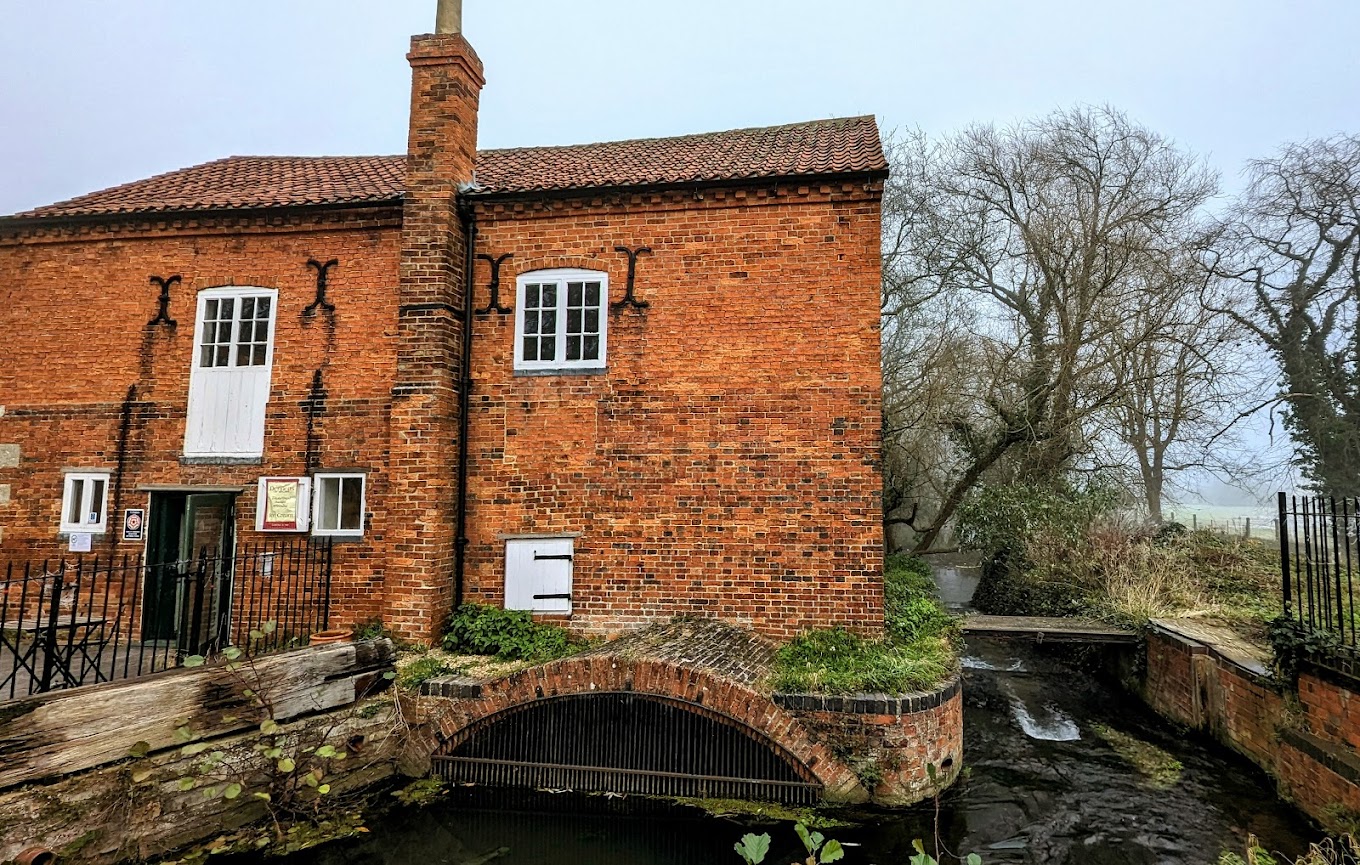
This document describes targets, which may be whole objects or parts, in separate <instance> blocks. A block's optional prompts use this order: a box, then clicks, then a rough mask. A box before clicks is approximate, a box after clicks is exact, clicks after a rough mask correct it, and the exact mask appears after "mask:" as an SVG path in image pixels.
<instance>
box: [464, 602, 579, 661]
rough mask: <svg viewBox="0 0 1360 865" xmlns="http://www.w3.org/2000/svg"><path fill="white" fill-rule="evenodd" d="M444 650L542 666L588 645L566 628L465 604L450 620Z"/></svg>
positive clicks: (521, 614) (522, 613)
mask: <svg viewBox="0 0 1360 865" xmlns="http://www.w3.org/2000/svg"><path fill="white" fill-rule="evenodd" d="M443 642H444V649H445V651H448V652H453V653H455V654H467V655H493V656H495V657H496V658H497V659H498V660H501V661H533V662H535V663H542V662H544V661H551V660H554V659H557V658H564V657H566V656H568V655H572V654H575V653H576V652H579V651H581V650H582V649H583V648H585V647H586V646H588V645H589V644H588V643H586V642H583V641H579V640H574V639H572V637H571V635H570V634H569V633H567V630H566V629H565V628H561V627H559V626H557V625H550V624H545V623H542V622H535V621H534V619H533V616H532V615H531V614H530V613H528V612H525V611H523V610H502V609H500V608H499V607H489V606H485V605H482V604H464V605H463V606H461V607H459V608H458V610H457V612H455V613H454V614H453V615H452V616H451V617H450V618H449V626H448V629H447V630H446V631H445V633H444V641H443Z"/></svg>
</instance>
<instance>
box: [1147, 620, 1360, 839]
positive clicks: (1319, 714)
mask: <svg viewBox="0 0 1360 865" xmlns="http://www.w3.org/2000/svg"><path fill="white" fill-rule="evenodd" d="M1200 630H1201V629H1199V628H1194V629H1191V632H1190V633H1186V632H1184V631H1182V630H1181V629H1180V628H1178V627H1177V626H1175V625H1173V624H1170V623H1166V622H1157V623H1154V626H1153V628H1152V630H1151V631H1150V632H1149V634H1148V638H1147V670H1146V673H1145V676H1144V679H1143V683H1142V696H1143V698H1144V700H1146V701H1147V703H1148V704H1149V705H1150V706H1151V707H1152V708H1153V709H1155V710H1156V711H1157V712H1158V713H1160V714H1161V715H1163V716H1165V717H1167V718H1170V719H1172V720H1173V721H1176V722H1178V723H1181V724H1184V725H1185V726H1187V727H1190V728H1193V729H1197V730H1201V731H1203V732H1206V733H1208V734H1209V735H1211V736H1213V737H1214V739H1216V740H1217V741H1219V742H1221V743H1223V744H1225V745H1227V746H1228V747H1230V748H1232V749H1233V750H1235V751H1237V752H1239V753H1241V754H1242V755H1244V756H1246V757H1247V758H1249V759H1250V760H1251V761H1252V762H1253V763H1255V764H1256V765H1258V766H1260V767H1261V768H1263V769H1265V770H1266V771H1267V772H1269V773H1270V774H1271V775H1272V776H1273V777H1274V778H1275V779H1276V782H1277V784H1278V788H1279V792H1280V795H1281V796H1283V797H1284V798H1286V799H1288V800H1289V801H1291V802H1293V803H1294V804H1295V805H1297V806H1298V807H1299V808H1300V809H1301V810H1302V811H1304V812H1305V813H1307V814H1308V815H1310V816H1311V817H1313V818H1314V819H1316V820H1318V821H1319V822H1321V823H1322V824H1323V825H1324V826H1326V827H1327V828H1328V829H1330V830H1340V829H1342V828H1345V826H1344V825H1343V824H1344V823H1345V822H1346V820H1347V818H1348V817H1354V816H1355V815H1357V814H1360V756H1357V747H1360V700H1358V699H1357V696H1356V695H1357V694H1360V682H1356V681H1354V680H1351V679H1349V678H1348V677H1346V676H1344V675H1342V674H1340V673H1337V672H1334V671H1329V670H1325V669H1322V668H1320V667H1317V666H1315V665H1309V664H1307V663H1305V664H1304V668H1303V670H1302V671H1301V672H1300V674H1299V679H1298V683H1297V687H1296V688H1289V687H1282V685H1281V683H1280V682H1279V681H1278V680H1276V679H1275V678H1274V677H1273V676H1272V675H1271V674H1270V673H1269V671H1268V670H1266V669H1265V668H1264V667H1262V666H1261V665H1260V664H1258V663H1253V662H1252V661H1251V660H1249V659H1244V658H1242V657H1240V656H1234V655H1235V654H1236V653H1233V652H1225V651H1224V650H1222V648H1221V647H1219V646H1216V645H1215V644H1214V643H1213V642H1211V641H1208V640H1206V639H1202V638H1201V637H1202V636H1203V635H1202V634H1200V633H1199V631H1200ZM1191 634H1194V635H1193V636H1192V635H1191Z"/></svg>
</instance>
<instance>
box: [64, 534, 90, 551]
mask: <svg viewBox="0 0 1360 865" xmlns="http://www.w3.org/2000/svg"><path fill="white" fill-rule="evenodd" d="M93 539H94V535H92V534H90V533H89V532H71V540H70V543H68V544H67V545H66V549H67V550H68V551H69V552H72V553H88V552H89V551H90V542H91V541H92V540H93Z"/></svg>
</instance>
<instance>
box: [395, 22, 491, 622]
mask: <svg viewBox="0 0 1360 865" xmlns="http://www.w3.org/2000/svg"><path fill="white" fill-rule="evenodd" d="M408 59H409V60H410V61H411V122H410V134H409V139H408V147H407V161H406V197H405V201H404V202H403V209H402V232H401V258H400V269H399V274H398V281H397V290H398V295H399V299H398V303H399V306H398V316H399V318H398V322H397V328H398V340H397V359H396V360H397V377H396V382H395V388H394V390H393V403H392V439H391V445H392V451H391V461H392V469H393V471H392V478H391V479H392V489H391V496H390V499H389V502H388V507H389V509H390V510H391V511H392V516H393V522H392V534H393V536H392V538H391V553H392V555H391V558H390V561H389V562H388V565H389V568H390V576H389V581H388V596H387V599H386V600H387V603H386V608H385V611H384V615H383V621H384V623H385V624H387V625H388V626H389V627H391V628H393V629H394V630H396V631H397V632H398V633H401V634H403V635H405V636H407V637H412V638H415V639H420V640H431V639H435V638H437V637H438V635H439V633H440V631H441V630H442V628H443V624H444V622H445V620H446V619H447V618H448V613H449V610H450V608H451V607H452V606H453V603H454V597H453V595H454V573H455V571H456V569H457V564H456V556H457V550H456V535H457V531H456V526H457V522H458V506H457V470H458V460H457V453H458V451H457V444H456V442H457V436H458V430H459V417H460V415H461V406H460V402H459V392H460V391H461V390H462V381H461V378H462V375H461V372H462V358H463V356H464V350H463V324H462V322H461V321H460V320H459V319H460V317H461V316H462V315H463V312H464V311H465V310H466V309H467V304H466V302H465V299H464V297H463V295H464V292H465V286H466V282H467V279H466V278H467V267H466V251H467V248H466V242H465V240H464V237H465V232H464V231H463V228H462V226H461V225H460V224H459V218H458V215H457V214H456V213H455V202H456V200H457V190H458V186H459V184H460V183H464V182H467V181H469V180H471V179H472V166H473V161H474V159H475V156H476V152H477V105H478V99H479V94H480V91H481V87H482V64H481V61H480V60H478V59H477V55H476V53H475V52H474V51H473V50H472V46H470V45H468V43H467V41H466V40H465V39H463V37H462V36H461V35H458V34H441V35H428V36H417V37H415V38H414V39H412V40H411V53H410V54H409V55H408Z"/></svg>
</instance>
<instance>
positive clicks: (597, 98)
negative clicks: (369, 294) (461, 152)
mask: <svg viewBox="0 0 1360 865" xmlns="http://www.w3.org/2000/svg"><path fill="white" fill-rule="evenodd" d="M465 5H466V10H465V19H466V20H465V30H466V32H467V35H468V38H469V39H470V40H471V42H472V44H473V45H474V46H475V47H476V49H477V51H478V52H479V54H480V55H481V57H482V59H483V61H484V62H485V63H486V69H487V87H486V90H485V92H484V93H483V97H482V100H483V101H482V106H483V108H482V113H481V142H482V146H484V147H506V146H515V145H527V144H567V143H578V142H586V141H599V140H608V139H615V138H632V137H646V136H656V135H671V134H679V133H686V132H701V131H708V130H715V129H727V128H734V127H740V126H753V125H763V124H772V123H785V122H793V121H799V120H808V119H813V118H822V117H832V116H839V115H850V114H865V113H873V114H877V115H878V117H879V120H880V122H881V123H882V125H883V127H884V129H885V130H889V129H892V128H894V127H899V126H920V127H921V128H923V129H924V130H925V131H926V132H928V133H931V134H937V133H944V132H948V131H950V130H953V129H957V128H958V127H960V126H962V125H965V124H968V123H971V122H975V121H998V122H1009V121H1012V120H1015V119H1017V118H1024V117H1029V116H1034V115H1037V114H1042V113H1045V112H1048V111H1050V110H1052V109H1054V108H1056V107H1059V106H1070V105H1072V104H1074V103H1080V102H1086V103H1110V104H1112V105H1114V106H1117V107H1119V108H1122V109H1124V110H1125V111H1127V112H1129V113H1130V114H1131V115H1132V116H1133V117H1134V118H1135V119H1137V120H1138V121H1140V122H1142V123H1144V124H1146V125H1148V126H1151V127H1153V128H1155V129H1157V130H1159V131H1161V132H1163V133H1164V134H1166V135H1169V136H1171V137H1173V138H1175V139H1177V140H1178V141H1180V142H1181V143H1183V144H1184V145H1186V146H1188V147H1190V148H1192V149H1194V150H1196V151H1199V152H1201V153H1203V154H1205V155H1206V156H1208V157H1209V158H1210V160H1211V161H1212V163H1213V164H1214V165H1215V166H1217V167H1218V168H1219V169H1220V170H1222V171H1223V172H1224V174H1225V175H1226V177H1225V179H1227V180H1229V181H1230V182H1231V181H1232V178H1233V177H1234V176H1235V175H1236V174H1237V172H1238V171H1239V169H1240V167H1241V164H1242V162H1243V161H1244V160H1245V159H1247V158H1248V157H1251V156H1254V155H1264V154H1267V153H1269V152H1270V151H1271V150H1273V149H1274V148H1275V147H1277V146H1278V145H1279V144H1280V143H1281V142H1283V141H1286V140H1289V139H1292V138H1299V137H1304V136H1311V135H1325V134H1328V133H1331V132H1335V131H1339V130H1343V129H1348V130H1355V129H1357V128H1360V120H1358V119H1357V114H1358V113H1360V74H1357V73H1358V72H1360V66H1358V64H1357V59H1356V58H1357V56H1360V51H1357V50H1356V44H1355V40H1356V36H1357V34H1360V2H1357V0H1270V2H1267V0H1179V2H1173V0H1138V2H1129V0H1126V2H1121V3H1114V2H1109V0H1024V2H1018V0H1015V2H1012V0H1004V2H1003V0H974V2H966V0H933V2H890V0H835V2H820V3H814V2H804V0H782V2H774V0H689V2H665V3H659V2H637V0H632V2H623V0H581V2H576V3H571V2H565V0H494V2H493V0H467V2H466V4H465ZM434 7H435V0H362V2H360V0H226V2H223V0H217V2H202V0H41V2H35V0H0V12H3V13H4V14H3V18H2V19H0V20H3V22H4V24H3V26H0V213H11V212H14V211H18V210H22V209H25V208H28V207H32V206H35V205H39V204H45V203H49V202H52V201H56V200H59V199H62V198H67V197H71V196H74V195H79V194H81V193H84V192H89V191H93V190H95V189H100V188H103V187H106V186H110V185H113V184H116V183H122V182H125V181H128V180H133V179H136V178H138V177H143V176H147V175H150V174H154V173H157V172H162V171H167V170H171V169H174V168H179V167H182V166H185V165H190V164H193V163H196V162H202V161H205V160H209V159H215V158H218V157H221V156H227V155H231V154H358V153H401V152H403V151H404V149H405V137H406V112H407V105H408V98H409V69H408V67H407V65H406V61H405V52H406V48H407V44H408V39H409V36H410V34H412V33H419V32H427V31H428V30H430V29H431V28H432V25H433V20H434Z"/></svg>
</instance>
